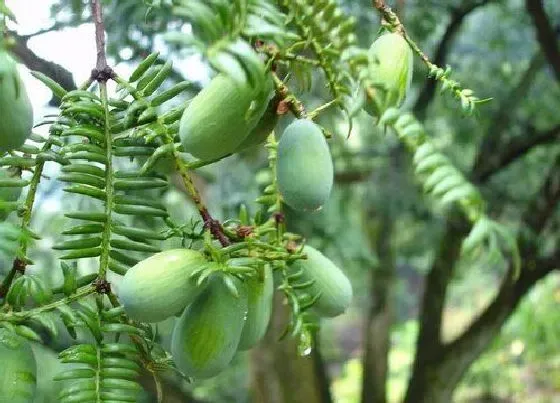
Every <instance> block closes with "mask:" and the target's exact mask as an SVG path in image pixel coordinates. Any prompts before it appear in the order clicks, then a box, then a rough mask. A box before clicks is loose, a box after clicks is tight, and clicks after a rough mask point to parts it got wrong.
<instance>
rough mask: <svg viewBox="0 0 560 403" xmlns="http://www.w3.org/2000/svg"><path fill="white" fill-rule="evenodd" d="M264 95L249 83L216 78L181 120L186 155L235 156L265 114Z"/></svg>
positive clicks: (209, 157)
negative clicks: (233, 154) (232, 154)
mask: <svg viewBox="0 0 560 403" xmlns="http://www.w3.org/2000/svg"><path fill="white" fill-rule="evenodd" d="M265 95H268V93H267V92H266V91H264V90H262V89H259V90H255V89H254V88H251V86H250V85H249V84H248V83H239V82H237V81H235V80H233V79H232V78H230V77H227V76H224V75H218V76H217V77H215V78H214V79H213V80H212V81H211V82H210V84H209V85H208V86H207V87H205V88H204V89H203V90H202V91H201V92H200V93H199V94H198V95H197V96H196V97H194V99H193V100H192V102H191V103H190V104H189V106H188V107H187V108H186V109H185V112H184V113H183V116H182V117H181V123H180V128H179V135H180V136H181V142H182V144H183V148H184V150H185V152H188V153H189V154H192V155H194V156H195V157H197V158H200V159H203V160H213V159H216V158H220V157H223V156H225V155H227V154H230V153H233V152H235V150H236V149H237V147H238V146H239V145H240V144H241V143H242V142H243V140H245V138H246V137H247V136H248V135H249V132H250V131H251V129H252V128H253V127H254V126H255V125H256V123H257V122H258V120H259V118H260V117H261V116H262V114H263V113H264V110H265V108H266V101H264V102H263V101H262V100H263V99H265V98H264V97H265ZM253 101H254V102H253Z"/></svg>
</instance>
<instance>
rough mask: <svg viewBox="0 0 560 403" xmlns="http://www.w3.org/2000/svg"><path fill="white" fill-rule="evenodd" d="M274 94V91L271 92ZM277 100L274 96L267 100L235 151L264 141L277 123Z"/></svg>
mask: <svg viewBox="0 0 560 403" xmlns="http://www.w3.org/2000/svg"><path fill="white" fill-rule="evenodd" d="M272 94H274V92H272ZM278 102H279V99H278V98H277V97H275V96H273V97H272V99H270V100H269V102H268V105H267V107H266V109H265V111H264V113H263V115H262V117H261V118H260V119H259V121H258V122H257V124H256V125H255V127H254V128H253V130H251V132H250V133H249V135H248V136H247V137H246V138H245V140H243V142H242V143H241V144H240V145H239V146H238V147H237V149H236V150H235V151H236V152H239V151H243V150H245V149H247V148H250V147H254V146H258V145H259V144H262V143H264V142H265V140H266V138H267V137H268V135H269V134H270V133H271V132H272V131H273V130H274V128H275V127H276V124H277V123H278V112H277V109H278Z"/></svg>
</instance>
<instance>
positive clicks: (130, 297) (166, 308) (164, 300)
mask: <svg viewBox="0 0 560 403" xmlns="http://www.w3.org/2000/svg"><path fill="white" fill-rule="evenodd" d="M207 264H208V262H207V261H206V259H205V258H204V256H203V255H202V254H201V253H200V252H197V251H194V250H191V249H170V250H166V251H164V252H160V253H156V254H155V255H153V256H151V257H149V258H147V259H144V260H142V261H141V262H138V263H137V264H136V265H135V266H134V267H132V268H130V270H128V271H127V272H126V274H125V275H124V277H123V281H122V283H121V284H120V287H119V292H118V295H119V299H120V301H121V303H122V304H123V306H124V310H125V312H126V313H127V315H128V316H129V317H130V318H131V319H134V320H137V321H140V322H160V321H162V320H164V319H167V318H168V317H170V316H172V315H174V314H176V313H177V312H180V311H181V310H182V309H184V308H185V307H186V306H187V305H188V304H190V303H191V302H192V301H194V299H195V298H196V297H197V296H198V294H199V293H200V291H201V289H200V287H197V285H196V282H195V281H193V279H192V276H191V275H192V274H193V272H194V271H195V270H196V269H199V268H201V267H203V266H205V265H207Z"/></svg>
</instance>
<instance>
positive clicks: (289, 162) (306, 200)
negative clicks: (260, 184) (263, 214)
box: [277, 119, 333, 211]
mask: <svg viewBox="0 0 560 403" xmlns="http://www.w3.org/2000/svg"><path fill="white" fill-rule="evenodd" d="M277 176H278V188H279V190H280V193H281V194H282V197H283V198H284V202H285V203H286V204H288V205H289V206H290V207H292V208H294V209H296V210H304V211H313V210H318V209H319V208H320V207H321V206H322V205H323V204H324V203H325V202H326V201H327V199H328V198H329V195H330V193H331V189H332V185H333V164H332V159H331V154H330V151H329V146H328V145H327V142H326V140H325V137H324V136H323V133H322V131H321V129H320V128H319V126H317V125H316V124H315V123H313V122H312V121H310V120H307V119H299V120H296V121H294V122H293V123H292V124H290V125H289V126H288V127H287V128H286V130H285V131H284V134H283V135H282V137H281V138H280V143H279V144H278V164H277Z"/></svg>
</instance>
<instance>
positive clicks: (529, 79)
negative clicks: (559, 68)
mask: <svg viewBox="0 0 560 403" xmlns="http://www.w3.org/2000/svg"><path fill="white" fill-rule="evenodd" d="M543 65H544V58H543V57H542V54H541V52H537V53H536V54H535V55H534V56H533V58H532V59H531V62H530V63H529V66H527V69H526V70H525V72H524V73H523V74H522V75H521V78H520V79H519V81H518V82H517V85H516V86H515V87H514V88H512V90H511V91H510V92H509V93H508V95H507V96H506V97H505V98H504V101H503V103H502V105H501V107H500V109H498V111H497V112H496V114H495V115H494V117H493V119H492V122H491V123H490V126H489V127H488V130H486V134H485V135H484V137H483V139H482V144H481V145H480V147H479V149H478V153H477V155H476V157H475V161H474V165H473V169H472V174H471V178H473V179H474V180H475V181H480V182H481V181H482V178H484V177H485V178H486V179H488V178H489V177H490V175H492V174H494V173H496V171H497V169H499V168H500V167H503V166H505V165H503V164H501V163H500V161H501V160H502V157H501V153H502V152H504V151H505V150H506V149H507V148H508V146H505V147H499V146H500V143H501V141H502V139H503V137H504V133H505V132H506V130H507V128H508V127H509V126H510V122H511V119H512V116H513V113H512V111H513V110H514V109H515V108H516V107H517V106H518V105H519V103H520V102H521V100H523V99H524V98H525V95H526V94H527V93H528V92H529V89H530V88H531V85H532V84H533V81H534V80H535V78H536V76H537V74H538V72H539V71H540V69H541V68H542V67H543ZM524 140H528V139H524ZM526 151H528V150H526Z"/></svg>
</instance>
